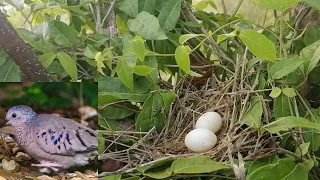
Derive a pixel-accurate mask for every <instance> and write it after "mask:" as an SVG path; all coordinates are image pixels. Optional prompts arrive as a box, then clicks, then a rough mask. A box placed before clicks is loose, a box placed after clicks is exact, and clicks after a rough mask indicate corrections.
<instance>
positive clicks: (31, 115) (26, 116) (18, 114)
mask: <svg viewBox="0 0 320 180" xmlns="http://www.w3.org/2000/svg"><path fill="white" fill-rule="evenodd" d="M36 116H37V114H36V113H35V112H34V111H33V109H31V108H30V107H28V106H24V105H18V106H13V107H12V108H10V109H9V111H8V113H7V116H6V120H5V123H4V124H10V125H12V126H15V125H21V124H28V123H30V122H32V121H33V120H34V119H35V118H36ZM0 126H1V125H0Z"/></svg>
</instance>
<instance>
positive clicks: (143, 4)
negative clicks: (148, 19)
mask: <svg viewBox="0 0 320 180" xmlns="http://www.w3.org/2000/svg"><path fill="white" fill-rule="evenodd" d="M155 7H156V0H139V12H142V11H145V12H148V13H150V14H152V15H154V14H155Z"/></svg>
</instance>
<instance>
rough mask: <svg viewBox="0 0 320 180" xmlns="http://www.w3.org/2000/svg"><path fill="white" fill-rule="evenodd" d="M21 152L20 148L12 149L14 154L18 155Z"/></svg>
mask: <svg viewBox="0 0 320 180" xmlns="http://www.w3.org/2000/svg"><path fill="white" fill-rule="evenodd" d="M19 150H20V147H18V146H15V147H14V148H12V153H13V154H17V152H18V151H19Z"/></svg>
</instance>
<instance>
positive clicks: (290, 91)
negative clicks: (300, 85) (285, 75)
mask: <svg viewBox="0 0 320 180" xmlns="http://www.w3.org/2000/svg"><path fill="white" fill-rule="evenodd" d="M282 92H283V94H284V95H286V96H288V97H294V96H296V95H297V94H296V92H295V91H294V89H293V88H284V89H282Z"/></svg>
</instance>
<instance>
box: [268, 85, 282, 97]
mask: <svg viewBox="0 0 320 180" xmlns="http://www.w3.org/2000/svg"><path fill="white" fill-rule="evenodd" d="M280 94H281V89H280V88H278V87H276V88H273V89H272V91H271V93H270V94H269V96H270V97H272V98H277V97H278V96H279V95H280Z"/></svg>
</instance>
